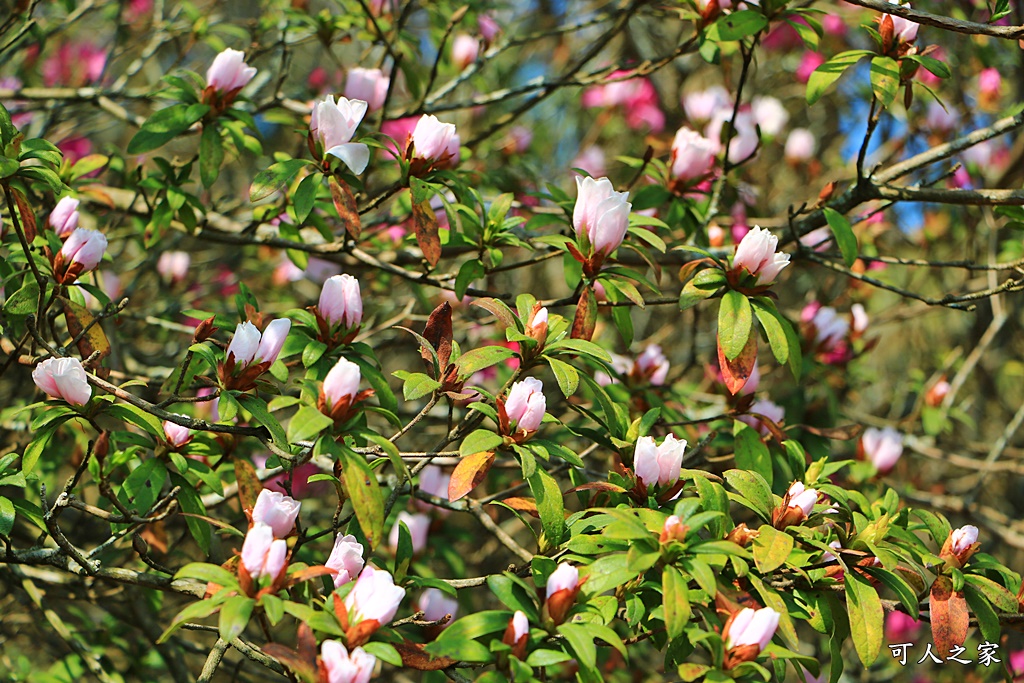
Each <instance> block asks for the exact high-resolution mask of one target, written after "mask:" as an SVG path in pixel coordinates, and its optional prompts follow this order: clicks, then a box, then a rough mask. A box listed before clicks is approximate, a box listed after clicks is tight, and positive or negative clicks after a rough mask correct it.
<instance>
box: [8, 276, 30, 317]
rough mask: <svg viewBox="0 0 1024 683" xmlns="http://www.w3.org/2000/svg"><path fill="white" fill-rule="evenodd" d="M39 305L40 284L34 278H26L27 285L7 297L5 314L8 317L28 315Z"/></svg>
mask: <svg viewBox="0 0 1024 683" xmlns="http://www.w3.org/2000/svg"><path fill="white" fill-rule="evenodd" d="M38 305H39V284H38V283H37V282H36V279H35V278H34V277H31V276H30V277H27V278H25V284H24V285H22V286H21V287H20V288H19V289H18V291H16V292H14V293H13V294H11V295H10V296H9V297H7V301H5V302H4V313H6V314H7V315H28V314H29V313H32V312H34V311H35V310H36V306H38Z"/></svg>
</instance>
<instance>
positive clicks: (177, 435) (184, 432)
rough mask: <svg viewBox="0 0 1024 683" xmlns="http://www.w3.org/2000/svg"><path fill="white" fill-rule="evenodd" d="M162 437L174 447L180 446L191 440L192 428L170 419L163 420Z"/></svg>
mask: <svg viewBox="0 0 1024 683" xmlns="http://www.w3.org/2000/svg"><path fill="white" fill-rule="evenodd" d="M181 417H185V416H184V415H182V416H181ZM164 437H166V439H167V443H169V444H171V445H172V446H174V447H175V448H181V447H182V446H184V445H185V444H187V443H188V442H189V441H191V440H192V430H191V429H189V428H188V427H183V426H181V425H180V424H176V423H174V422H171V421H170V420H164Z"/></svg>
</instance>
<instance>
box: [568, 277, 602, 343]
mask: <svg viewBox="0 0 1024 683" xmlns="http://www.w3.org/2000/svg"><path fill="white" fill-rule="evenodd" d="M595 327H597V297H596V296H595V295H594V288H593V287H591V286H590V285H587V286H585V287H584V288H583V291H582V292H580V302H579V304H577V305H576V317H575V318H573V321H572V338H573V339H585V340H587V341H590V338H591V337H593V336H594V328H595Z"/></svg>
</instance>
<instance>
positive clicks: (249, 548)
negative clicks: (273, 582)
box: [242, 524, 288, 579]
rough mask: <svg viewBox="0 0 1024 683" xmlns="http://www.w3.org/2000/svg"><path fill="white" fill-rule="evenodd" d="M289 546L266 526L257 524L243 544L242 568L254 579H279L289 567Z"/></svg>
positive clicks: (246, 536)
mask: <svg viewBox="0 0 1024 683" xmlns="http://www.w3.org/2000/svg"><path fill="white" fill-rule="evenodd" d="M287 556H288V544H287V543H286V542H285V541H284V540H282V539H280V538H275V537H274V530H273V529H271V528H270V526H268V525H266V524H255V525H253V527H252V528H251V529H249V533H247V534H246V535H245V541H243V542H242V566H244V567H245V570H246V571H247V572H249V575H250V576H251V577H252V578H254V579H259V578H260V577H261V576H270V577H275V578H276V577H277V576H278V575H279V574H280V573H281V572H282V571H283V570H284V568H285V567H286V566H287V562H288V558H287Z"/></svg>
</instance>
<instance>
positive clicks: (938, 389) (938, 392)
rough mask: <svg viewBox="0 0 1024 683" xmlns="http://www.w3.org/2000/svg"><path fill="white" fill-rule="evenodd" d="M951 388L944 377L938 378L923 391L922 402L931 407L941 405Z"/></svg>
mask: <svg viewBox="0 0 1024 683" xmlns="http://www.w3.org/2000/svg"><path fill="white" fill-rule="evenodd" d="M951 388H952V387H951V385H950V383H949V382H947V381H946V379H945V378H942V379H940V380H939V381H938V382H936V383H935V384H933V385H932V386H931V388H930V389H928V391H927V392H926V393H925V395H924V402H925V403H927V404H928V405H929V406H931V407H932V408H937V407H938V406H940V405H942V401H943V400H945V398H946V395H947V394H948V393H949V390H950V389H951Z"/></svg>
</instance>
